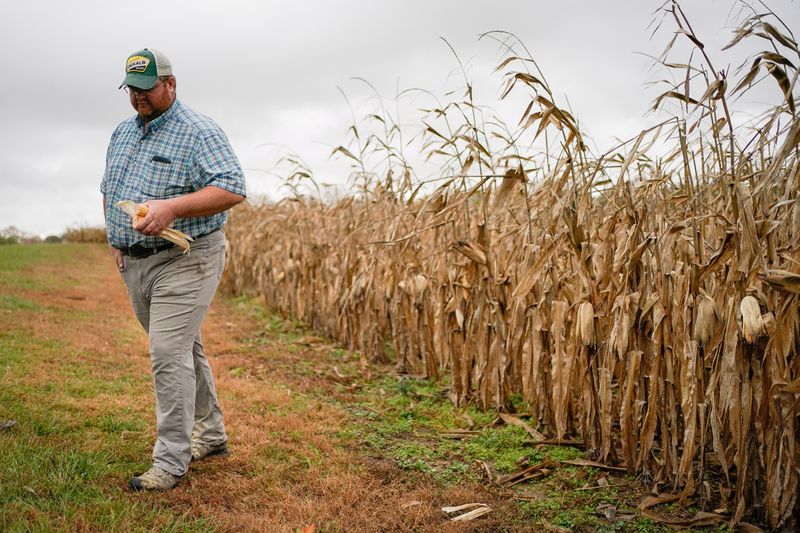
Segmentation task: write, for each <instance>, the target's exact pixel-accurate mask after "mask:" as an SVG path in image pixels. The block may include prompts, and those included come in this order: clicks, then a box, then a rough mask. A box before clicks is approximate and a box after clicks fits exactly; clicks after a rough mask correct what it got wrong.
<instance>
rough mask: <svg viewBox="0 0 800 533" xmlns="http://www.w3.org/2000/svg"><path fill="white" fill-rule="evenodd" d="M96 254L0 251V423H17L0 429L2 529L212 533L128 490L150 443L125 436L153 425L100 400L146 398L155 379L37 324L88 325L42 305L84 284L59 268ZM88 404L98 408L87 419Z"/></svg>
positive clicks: (83, 316) (85, 317) (82, 249)
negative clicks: (135, 392) (56, 292)
mask: <svg viewBox="0 0 800 533" xmlns="http://www.w3.org/2000/svg"><path fill="white" fill-rule="evenodd" d="M90 251H91V249H90V248H89V247H88V246H87V245H75V244H46V245H8V246H2V247H0V421H4V420H7V419H12V420H15V421H16V422H17V425H16V426H14V427H12V428H10V429H6V430H0V531H4V532H6V531H10V532H23V531H25V532H27V531H76V530H87V531H121V530H131V531H213V530H215V529H216V527H215V524H214V523H212V522H210V521H208V520H205V519H198V518H196V517H194V516H190V515H189V514H186V513H184V512H182V511H180V512H179V511H175V510H173V509H171V508H170V507H169V501H168V500H167V501H165V502H164V503H161V502H158V501H157V502H155V503H154V502H153V501H148V500H145V499H143V498H141V497H139V495H136V494H133V493H131V492H130V491H128V490H127V488H126V487H125V485H126V482H127V479H128V478H129V476H131V475H132V474H133V473H135V472H141V471H142V470H144V469H145V468H146V467H147V466H148V464H149V451H148V445H149V442H148V441H149V438H147V437H145V436H143V437H142V438H136V439H131V438H125V436H126V434H129V433H144V432H145V431H147V429H148V427H147V426H148V423H149V418H148V415H143V414H142V412H137V411H136V410H135V409H113V408H112V407H110V406H106V405H104V403H103V401H102V398H104V397H106V396H108V397H115V396H118V395H120V394H124V393H125V392H126V391H130V390H131V388H132V387H141V389H139V390H146V389H147V388H148V387H149V381H150V378H149V376H146V375H145V376H139V375H137V374H134V373H131V372H126V370H130V369H132V368H133V366H130V367H128V366H126V365H124V364H123V365H119V363H118V362H117V361H114V360H112V359H110V358H109V357H108V356H104V355H103V354H102V353H100V352H95V351H93V350H91V349H87V348H86V347H80V348H74V347H70V345H69V343H68V342H67V340H66V339H63V338H51V337H48V336H47V335H46V334H45V333H44V332H42V331H40V330H39V329H38V328H36V327H34V326H33V325H32V324H36V323H37V320H41V319H43V318H44V319H46V320H47V321H48V322H50V323H53V324H67V325H70V326H71V327H89V325H90V322H91V320H92V319H93V317H92V316H91V315H90V314H88V313H75V312H71V311H69V310H67V309H59V308H57V307H54V306H50V305H47V304H42V303H38V302H47V299H48V295H49V292H50V291H51V290H52V289H53V288H56V287H64V286H75V285H76V283H77V282H78V281H79V280H76V279H70V278H68V277H66V276H64V275H62V274H60V273H59V269H58V268H56V267H58V266H59V265H60V266H65V265H66V266H69V265H73V266H74V265H76V264H80V262H81V261H84V260H85V254H87V253H88V252H90ZM34 315H37V316H36V317H34ZM29 318H34V320H30V321H29V320H28V319H29ZM26 324H28V325H26ZM120 335H123V333H120ZM109 342H112V343H113V342H115V341H114V339H110V340H109ZM42 376H45V377H44V379H43V378H42ZM87 402H93V405H95V406H96V407H95V409H94V410H92V411H86V410H85V409H84V405H85V404H86V403H87ZM97 406H99V408H97ZM148 407H149V406H148Z"/></svg>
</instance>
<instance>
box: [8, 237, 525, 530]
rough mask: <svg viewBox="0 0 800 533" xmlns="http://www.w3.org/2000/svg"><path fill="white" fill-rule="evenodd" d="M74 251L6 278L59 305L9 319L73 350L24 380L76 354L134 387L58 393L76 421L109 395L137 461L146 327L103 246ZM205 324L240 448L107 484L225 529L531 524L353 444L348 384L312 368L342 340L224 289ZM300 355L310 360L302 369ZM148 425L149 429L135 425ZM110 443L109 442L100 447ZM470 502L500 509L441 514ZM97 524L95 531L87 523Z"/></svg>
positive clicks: (146, 387)
mask: <svg viewBox="0 0 800 533" xmlns="http://www.w3.org/2000/svg"><path fill="white" fill-rule="evenodd" d="M67 255H68V256H69V260H66V261H60V263H59V264H58V265H46V264H40V265H38V266H35V267H34V270H33V273H32V275H33V276H34V278H35V279H37V280H39V282H37V283H36V284H33V285H30V284H29V286H25V284H22V286H20V287H9V286H8V285H6V286H5V287H4V290H5V291H9V290H13V291H14V294H15V296H14V297H15V298H20V299H23V300H21V301H31V302H35V305H37V306H43V308H44V307H46V308H47V309H50V310H53V312H51V313H37V312H35V310H34V311H32V312H25V309H22V310H21V311H20V312H18V313H15V314H14V315H13V319H12V315H11V314H9V313H6V314H4V315H3V316H2V317H0V326H2V327H4V328H23V327H27V328H29V329H30V330H31V331H36V335H39V336H41V337H42V338H43V339H44V338H52V339H61V342H63V343H65V347H64V348H65V349H64V350H63V351H64V353H68V354H71V355H69V356H65V357H64V358H50V359H48V358H44V359H45V360H42V361H38V362H37V363H36V364H35V365H34V366H32V370H31V371H30V375H29V377H28V378H26V379H30V380H32V381H37V382H39V383H45V382H47V381H48V379H51V376H52V375H57V374H59V373H63V372H65V371H66V370H67V367H66V365H69V371H70V372H73V373H75V372H77V371H78V369H79V368H80V367H83V372H88V373H90V374H91V375H92V376H93V377H95V378H100V379H102V380H103V381H104V382H107V383H112V382H113V383H125V384H129V385H127V386H123V387H122V388H121V389H120V388H112V389H109V390H103V389H102V388H100V389H98V391H95V392H89V393H86V394H79V395H77V396H75V395H71V394H64V395H63V397H62V399H61V400H60V401H61V402H64V403H66V404H70V405H67V407H69V408H71V409H72V411H71V412H74V416H75V418H76V419H78V418H80V417H81V416H89V415H90V414H92V413H98V412H102V410H103V409H108V408H109V406H111V407H112V408H113V409H114V411H115V412H119V413H125V416H126V417H128V418H131V419H132V421H131V428H132V429H131V430H130V431H125V430H123V431H121V432H120V434H119V438H120V439H122V440H124V441H127V442H128V443H129V444H130V445H132V446H133V448H134V449H135V450H137V453H141V454H142V455H143V456H141V457H136V458H131V461H139V464H143V463H145V462H146V460H147V454H149V452H150V450H151V446H152V441H153V438H154V429H153V425H154V415H153V396H152V388H151V386H150V381H149V380H150V361H149V356H148V353H147V345H146V337H145V335H144V333H143V332H142V331H141V329H140V328H139V325H138V324H137V323H136V322H135V321H134V318H133V315H132V312H131V309H130V304H129V302H128V299H127V294H126V292H125V288H124V286H123V283H122V281H121V279H120V277H119V274H118V273H117V272H116V271H115V269H114V268H113V263H112V261H111V260H110V259H109V258H108V257H107V255H106V251H105V249H104V248H103V247H100V246H93V245H81V246H77V245H72V247H71V248H70V249H69V253H68V254H67ZM23 307H24V306H23ZM273 321H274V319H273ZM273 326H274V324H273ZM273 329H274V328H273ZM203 335H204V339H205V341H206V344H207V353H208V354H209V359H210V361H211V365H212V368H213V370H214V373H215V377H216V379H217V389H218V392H219V395H220V400H221V403H222V405H223V409H224V411H225V416H226V425H227V429H228V433H229V437H230V444H231V452H232V454H231V456H230V457H229V458H227V459H213V460H209V461H207V462H203V463H200V464H198V465H196V466H193V467H192V468H191V469H190V473H189V475H188V476H187V479H185V480H184V481H183V482H182V483H181V484H180V485H179V487H178V488H176V489H175V490H173V491H170V492H168V493H164V494H134V493H129V492H128V491H127V489H125V484H126V481H127V479H128V477H129V476H130V475H131V474H133V473H134V472H131V471H128V470H129V469H130V468H131V466H130V464H129V463H130V461H128V462H127V463H126V462H125V461H121V462H120V463H119V466H116V467H115V468H114V470H113V471H112V473H111V474H110V475H108V476H106V477H104V478H103V479H101V480H99V481H98V483H100V485H101V490H103V491H107V492H110V493H113V494H115V495H116V494H118V495H120V497H123V498H129V499H130V501H131V503H133V502H138V503H145V505H146V506H152V507H153V508H154V509H156V510H158V509H168V510H170V511H171V512H172V513H174V514H177V515H181V516H188V517H201V518H206V519H208V524H210V525H211V526H212V527H213V528H214V529H221V530H227V531H295V530H297V529H298V528H302V527H304V526H309V525H312V524H313V525H315V526H316V527H317V531H498V530H517V529H519V530H524V529H525V527H523V526H522V525H520V524H517V525H516V526H514V525H512V524H509V523H508V518H509V515H507V514H505V515H504V513H503V512H502V508H503V506H504V505H507V504H506V503H505V500H502V501H498V499H497V496H495V495H494V494H492V493H490V492H488V491H486V490H485V489H483V488H482V486H481V485H479V484H477V483H460V484H456V485H455V486H449V487H448V486H444V485H442V484H441V483H438V482H436V481H434V480H432V479H431V478H430V477H429V476H424V475H422V474H418V473H415V472H409V471H405V470H401V469H399V468H397V467H396V466H395V465H394V464H393V463H392V462H391V461H387V460H383V459H382V458H381V457H374V456H373V457H370V456H368V454H366V453H365V452H364V450H363V449H359V448H358V447H357V446H356V447H353V446H352V445H350V446H348V445H346V444H343V442H344V441H343V440H342V439H341V438H340V437H339V435H341V433H342V431H343V430H346V429H347V427H348V424H350V416H351V415H348V414H347V412H346V410H345V409H344V408H343V406H344V404H342V403H341V402H342V401H344V402H346V401H347V395H346V394H342V388H341V387H337V385H336V383H335V382H334V381H331V380H330V379H326V378H325V377H324V375H323V374H324V373H323V372H318V371H315V370H314V369H315V365H319V366H320V368H327V367H329V364H330V363H329V361H327V360H326V358H329V357H331V356H330V352H331V350H332V349H333V347H332V346H329V345H328V344H326V343H325V342H324V341H322V340H321V339H318V338H311V339H309V338H299V339H298V338H291V337H290V336H280V335H271V334H268V333H267V329H266V326H265V322H264V318H263V317H257V316H254V312H253V309H252V306H250V307H247V306H245V305H242V304H241V303H240V302H236V301H234V300H231V299H227V298H225V297H221V296H220V295H218V296H217V298H216V300H215V302H214V304H213V305H212V308H211V311H210V313H209V316H208V318H207V319H206V322H205V325H204V329H203ZM298 362H303V363H304V364H305V365H306V367H307V368H309V369H310V371H308V372H304V373H302V374H299V373H297V372H296V371H295V369H296V368H297V365H298ZM69 383H72V382H69ZM65 386H66V385H65ZM69 386H72V385H69ZM329 398H336V401H331V400H329ZM139 422H141V424H140V427H141V428H142V429H141V430H140V431H137V430H136V428H137V427H139V426H137V425H136V424H137V423H139ZM104 446H106V447H108V446H111V444H108V443H107V442H105V441H102V440H100V441H98V442H97V443H96V444H95V447H97V448H103V447H104ZM112 448H113V446H112ZM470 502H485V503H488V504H490V505H492V506H494V507H495V508H496V509H497V512H495V513H493V514H490V515H489V516H487V517H483V518H481V519H479V520H476V521H473V522H470V523H451V522H448V520H447V518H446V517H445V516H444V514H443V513H442V512H441V511H440V509H441V507H442V506H446V505H460V504H464V503H470ZM79 522H80V521H77V522H74V523H72V524H71V525H74V526H75V529H81V528H79V527H78V525H79ZM504 522H505V523H504ZM66 525H67V526H68V527H69V525H70V522H69V520H67V523H66ZM88 529H93V528H92V526H91V523H89V525H88Z"/></svg>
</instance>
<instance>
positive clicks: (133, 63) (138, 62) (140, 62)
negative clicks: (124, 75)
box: [125, 56, 150, 72]
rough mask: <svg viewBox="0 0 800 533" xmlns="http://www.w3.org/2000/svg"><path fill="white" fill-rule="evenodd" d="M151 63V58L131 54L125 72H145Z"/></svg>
mask: <svg viewBox="0 0 800 533" xmlns="http://www.w3.org/2000/svg"><path fill="white" fill-rule="evenodd" d="M149 64H150V59H148V58H146V57H144V56H131V57H129V58H128V65H127V66H126V67H125V72H144V71H145V70H146V69H147V65H149Z"/></svg>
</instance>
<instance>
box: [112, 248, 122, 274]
mask: <svg viewBox="0 0 800 533" xmlns="http://www.w3.org/2000/svg"><path fill="white" fill-rule="evenodd" d="M109 248H110V250H111V255H112V256H113V257H114V263H115V264H116V265H117V270H123V269H124V268H125V256H124V255H122V252H120V251H119V250H117V249H116V248H114V247H113V246H109Z"/></svg>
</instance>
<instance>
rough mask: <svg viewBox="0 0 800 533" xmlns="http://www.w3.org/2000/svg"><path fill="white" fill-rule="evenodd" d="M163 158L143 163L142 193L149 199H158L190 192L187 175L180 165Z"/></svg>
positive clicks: (190, 185)
mask: <svg viewBox="0 0 800 533" xmlns="http://www.w3.org/2000/svg"><path fill="white" fill-rule="evenodd" d="M164 159H165V158H154V159H153V160H152V161H149V162H148V163H147V164H146V165H145V179H144V182H143V186H142V193H143V194H144V195H145V196H146V197H148V198H150V199H160V198H174V197H175V196H181V195H183V194H186V193H189V192H192V184H191V181H190V180H189V176H188V175H186V173H185V172H184V169H183V168H182V167H181V165H180V164H178V163H176V162H175V161H172V162H168V161H165V160H164Z"/></svg>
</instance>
